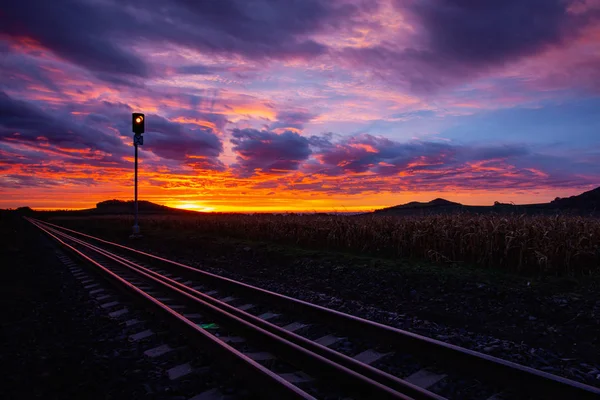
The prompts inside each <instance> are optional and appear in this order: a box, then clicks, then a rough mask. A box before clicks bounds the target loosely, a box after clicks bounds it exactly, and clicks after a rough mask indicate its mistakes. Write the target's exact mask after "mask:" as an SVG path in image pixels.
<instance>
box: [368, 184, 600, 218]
mask: <svg viewBox="0 0 600 400" xmlns="http://www.w3.org/2000/svg"><path fill="white" fill-rule="evenodd" d="M460 211H468V212H477V213H485V212H518V213H530V214H534V213H557V212H560V213H563V212H564V213H572V214H595V215H600V187H597V188H596V189H593V190H590V191H587V192H584V193H581V194H579V195H576V196H571V197H566V198H556V199H554V200H552V201H551V202H549V203H537V204H519V205H515V204H512V203H500V202H498V201H497V202H495V203H494V205H491V206H469V205H464V204H461V203H455V202H453V201H449V200H446V199H441V198H437V199H435V200H431V201H429V202H426V203H423V202H418V201H411V202H410V203H406V204H400V205H397V206H392V207H386V208H382V209H380V210H375V211H373V214H382V215H414V214H446V213H453V212H460Z"/></svg>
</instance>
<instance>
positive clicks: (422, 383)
mask: <svg viewBox="0 0 600 400" xmlns="http://www.w3.org/2000/svg"><path fill="white" fill-rule="evenodd" d="M445 377H446V375H440V374H436V373H435V372H431V371H428V370H426V369H422V370H419V371H417V372H415V373H414V374H412V375H410V376H409V377H407V378H404V380H405V381H407V382H410V383H412V384H413V385H417V386H419V387H422V388H423V389H427V388H429V387H431V386H433V385H435V384H436V383H438V382H439V381H441V380H442V379H444V378H445Z"/></svg>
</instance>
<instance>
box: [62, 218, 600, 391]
mask: <svg viewBox="0 0 600 400" xmlns="http://www.w3.org/2000/svg"><path fill="white" fill-rule="evenodd" d="M54 222H55V223H60V224H63V225H64V226H70V227H72V228H73V229H78V230H82V231H87V232H88V233H91V234H96V235H98V236H100V237H103V238H105V239H109V240H114V241H118V242H120V243H124V244H126V245H129V246H132V247H136V248H139V249H142V250H145V251H149V252H152V253H155V254H158V255H162V256H164V257H167V258H170V259H174V260H178V261H181V262H185V263H188V264H190V265H194V266H198V267H202V268H204V269H207V270H210V271H212V272H216V273H219V274H223V275H226V276H229V277H232V278H234V279H239V280H244V281H246V282H249V283H253V284H257V285H260V286H263V287H266V288H269V289H271V290H275V291H278V292H282V293H286V294H289V295H291V296H294V297H298V298H302V299H305V300H308V301H311V302H315V303H318V304H321V305H324V306H328V307H331V308H335V309H338V310H341V311H345V312H349V313H352V314H356V315H359V316H362V317H366V318H369V319H373V320H376V321H379V322H383V323H386V324H389V325H393V326H397V327H399V328H402V329H407V330H410V331H412V332H416V333H420V334H423V335H426V336H430V337H434V338H437V339H440V340H443V341H446V342H450V343H453V344H457V345H460V346H463V347H467V348H471V349H474V350H477V351H481V352H484V353H488V354H491V355H494V356H497V357H501V358H505V359H509V360H512V361H515V362H519V363H522V364H526V365H529V366H532V367H535V368H539V369H542V370H544V371H548V372H551V373H555V374H559V375H563V376H567V377H570V378H572V379H576V380H580V381H585V382H587V383H589V384H592V385H596V386H600V367H599V365H600V351H599V350H598V349H600V335H598V332H600V281H599V279H598V277H586V278H579V279H575V278H554V277H537V278H535V277H519V276H515V275H509V274H504V273H500V272H494V271H486V270H478V269H469V268H465V267H456V266H448V265H431V264H426V263H421V264H419V263H407V262H404V261H402V260H389V259H377V258H372V257H360V256H356V255H349V254H343V253H331V252H322V251H320V252H316V251H309V250H303V249H299V248H294V247H285V246H279V245H273V244H270V243H260V242H248V241H240V240H234V239H228V238H223V237H210V236H202V235H198V234H197V233H195V232H192V231H185V230H182V229H168V230H162V231H158V230H154V231H153V230H145V231H144V232H143V233H144V237H143V238H141V239H135V240H132V239H129V238H128V236H129V231H130V229H131V228H130V227H129V226H125V225H126V224H124V226H115V224H114V223H112V224H110V226H107V224H106V223H104V224H103V222H102V220H89V221H88V220H76V219H71V220H62V221H61V220H57V221H54ZM142 229H143V221H142Z"/></svg>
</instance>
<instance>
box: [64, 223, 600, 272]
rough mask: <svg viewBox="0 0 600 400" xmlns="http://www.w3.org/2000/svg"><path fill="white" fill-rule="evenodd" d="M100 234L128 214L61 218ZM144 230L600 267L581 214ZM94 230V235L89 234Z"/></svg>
mask: <svg viewBox="0 0 600 400" xmlns="http://www.w3.org/2000/svg"><path fill="white" fill-rule="evenodd" d="M53 221H54V222H56V223H59V224H61V223H65V224H68V225H70V226H72V227H74V228H75V227H79V228H82V227H84V226H86V225H87V226H88V227H90V228H92V229H93V231H94V232H95V233H96V234H101V233H102V232H104V233H111V234H114V233H115V229H116V227H119V228H118V229H119V231H122V234H123V235H125V234H126V233H128V232H129V230H130V227H131V225H132V224H133V219H132V218H131V217H129V216H101V217H93V218H90V217H60V218H53ZM140 225H141V227H142V229H143V230H144V231H152V232H162V233H164V234H167V235H168V234H175V235H176V236H178V237H182V236H185V237H186V239H187V240H188V241H189V242H193V241H194V240H201V238H203V237H204V238H206V237H213V238H227V239H236V240H240V241H253V242H262V243H271V244H276V245H280V246H286V247H289V248H296V249H305V250H314V251H328V252H330V251H334V252H337V253H340V254H344V253H345V254H352V255H360V256H366V257H368V258H369V259H371V260H373V259H380V260H405V261H407V262H408V261H410V262H414V261H422V262H428V263H433V264H435V265H441V266H454V267H456V266H457V265H462V266H465V267H466V268H473V267H474V268H479V269H487V270H497V271H503V272H510V273H518V274H523V275H542V276H544V275H545V276H572V277H585V276H591V275H595V274H597V273H598V270H599V269H600V268H599V267H600V219H596V218H585V217H575V216H527V215H511V216H507V215H476V214H454V215H435V216H418V217H417V216H415V217H389V216H377V215H375V216H323V215H264V214H263V215H241V214H225V215H223V214H198V215H197V216H196V215H189V216H188V215H185V216H166V215H165V216H142V218H141V220H140ZM88 231H89V230H88Z"/></svg>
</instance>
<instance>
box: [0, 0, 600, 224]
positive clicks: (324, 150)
mask: <svg viewBox="0 0 600 400" xmlns="http://www.w3.org/2000/svg"><path fill="white" fill-rule="evenodd" d="M141 4H143V6H141ZM82 15H85V16H86V17H85V23H84V22H82V19H81V18H82V17H81V16H82ZM482 20H484V21H488V22H487V23H486V24H481V23H479V22H480V21H482ZM478 21H479V22H478ZM514 21H519V25H515V22H514ZM0 49H1V51H0V70H1V71H2V73H1V74H0V208H16V207H21V206H29V207H31V208H33V209H85V208H92V207H94V206H95V204H96V203H98V202H100V201H104V200H109V199H121V200H130V199H132V198H133V145H132V135H133V133H132V132H131V121H132V120H131V113H134V112H140V113H144V114H145V133H144V145H143V146H141V147H140V148H139V150H140V189H139V193H140V199H141V200H148V201H152V202H154V203H157V204H162V205H166V206H169V207H175V208H182V209H188V210H194V211H204V212H212V211H215V212H269V211H277V212H283V211H296V212H312V211H317V212H324V211H338V212H355V211H370V210H373V209H377V208H382V207H389V206H393V205H396V204H402V203H407V202H410V201H430V200H432V199H434V198H438V197H441V198H445V199H447V200H450V201H456V202H460V203H463V204H469V205H492V204H493V202H494V201H501V202H511V201H512V202H514V203H516V204H528V203H540V202H547V201H550V200H552V199H554V198H555V197H565V196H571V195H575V194H579V193H581V192H583V191H585V190H590V189H592V188H595V187H597V186H600V112H598V110H600V0H581V1H580V0H577V1H576V0H573V1H562V0H544V1H541V0H527V1H525V0H507V1H504V2H492V1H484V2H482V3H481V4H479V3H478V4H477V5H470V3H469V2H452V1H447V0H444V1H441V0H440V1H439V2H435V1H434V2H426V1H422V2H421V1H417V2H412V1H399V0H377V1H362V0H339V1H325V0H306V1H302V2H287V1H268V0H260V1H234V0H232V1H226V2H184V1H179V0H175V1H170V2H164V1H159V0H148V1H145V2H141V3H139V4H138V3H137V2H130V1H129V0H125V1H117V0H107V1H102V2H96V1H91V0H66V1H61V2H58V3H56V4H55V3H53V2H46V1H41V0H32V1H25V2H16V3H12V4H11V5H10V6H8V7H7V8H6V9H2V10H1V11H0Z"/></svg>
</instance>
